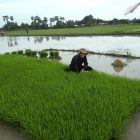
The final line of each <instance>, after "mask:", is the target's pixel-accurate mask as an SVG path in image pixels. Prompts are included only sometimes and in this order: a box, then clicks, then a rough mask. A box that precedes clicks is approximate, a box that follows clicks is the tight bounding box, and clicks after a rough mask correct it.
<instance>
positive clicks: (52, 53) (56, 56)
mask: <svg viewBox="0 0 140 140" xmlns="http://www.w3.org/2000/svg"><path fill="white" fill-rule="evenodd" d="M49 58H50V59H61V57H60V56H59V52H58V51H50V57H49Z"/></svg>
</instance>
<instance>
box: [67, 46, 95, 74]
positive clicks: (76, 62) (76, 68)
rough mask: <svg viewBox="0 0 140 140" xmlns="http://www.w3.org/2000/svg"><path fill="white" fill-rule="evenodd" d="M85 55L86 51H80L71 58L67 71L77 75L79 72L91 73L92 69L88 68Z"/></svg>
mask: <svg viewBox="0 0 140 140" xmlns="http://www.w3.org/2000/svg"><path fill="white" fill-rule="evenodd" d="M87 54H88V52H87V50H86V49H84V48H82V49H80V52H79V53H78V54H77V55H75V56H74V57H73V58H72V60H71V64H70V65H69V68H68V71H72V72H76V73H79V72H81V71H91V70H92V68H91V67H90V66H88V62H87V57H86V56H87Z"/></svg>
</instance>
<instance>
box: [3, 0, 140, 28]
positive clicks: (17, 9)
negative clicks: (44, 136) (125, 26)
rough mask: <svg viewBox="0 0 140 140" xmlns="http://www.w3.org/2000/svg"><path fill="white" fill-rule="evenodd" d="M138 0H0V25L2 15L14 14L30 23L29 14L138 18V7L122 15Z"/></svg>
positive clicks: (18, 18)
mask: <svg viewBox="0 0 140 140" xmlns="http://www.w3.org/2000/svg"><path fill="white" fill-rule="evenodd" d="M138 2H140V0H0V26H1V25H3V24H4V22H3V19H2V16H4V15H9V16H14V19H15V21H16V22H18V23H19V24H20V23H21V22H27V23H30V22H31V19H30V17H31V16H37V15H38V16H40V17H42V18H43V17H44V16H45V17H47V18H50V17H54V16H63V17H65V18H66V20H69V19H73V20H76V19H77V20H81V19H82V18H83V17H84V16H86V15H89V14H92V15H93V17H95V18H101V19H107V20H108V19H113V18H118V19H121V18H128V19H133V18H140V7H139V8H138V9H137V10H136V11H134V13H132V14H129V15H127V16H125V15H124V13H125V11H126V9H127V8H128V7H130V6H132V5H135V4H136V3H138Z"/></svg>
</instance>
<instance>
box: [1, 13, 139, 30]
mask: <svg viewBox="0 0 140 140" xmlns="http://www.w3.org/2000/svg"><path fill="white" fill-rule="evenodd" d="M2 17H3V21H4V22H5V24H4V26H3V27H2V29H3V30H17V29H48V28H73V27H83V26H94V25H116V24H139V23H140V19H136V18H134V19H132V20H129V19H117V18H114V19H112V20H103V19H99V18H94V17H93V16H92V15H87V16H85V17H84V18H83V19H82V20H65V18H64V17H61V16H60V17H59V16H54V17H52V18H47V17H44V18H41V17H39V16H31V23H30V24H29V23H24V22H22V23H21V25H18V23H17V22H16V21H15V19H14V17H13V16H8V15H6V16H2Z"/></svg>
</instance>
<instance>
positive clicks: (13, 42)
mask: <svg viewBox="0 0 140 140" xmlns="http://www.w3.org/2000/svg"><path fill="white" fill-rule="evenodd" d="M17 45H18V42H17V38H16V37H14V38H12V37H9V38H8V47H13V46H17Z"/></svg>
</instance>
